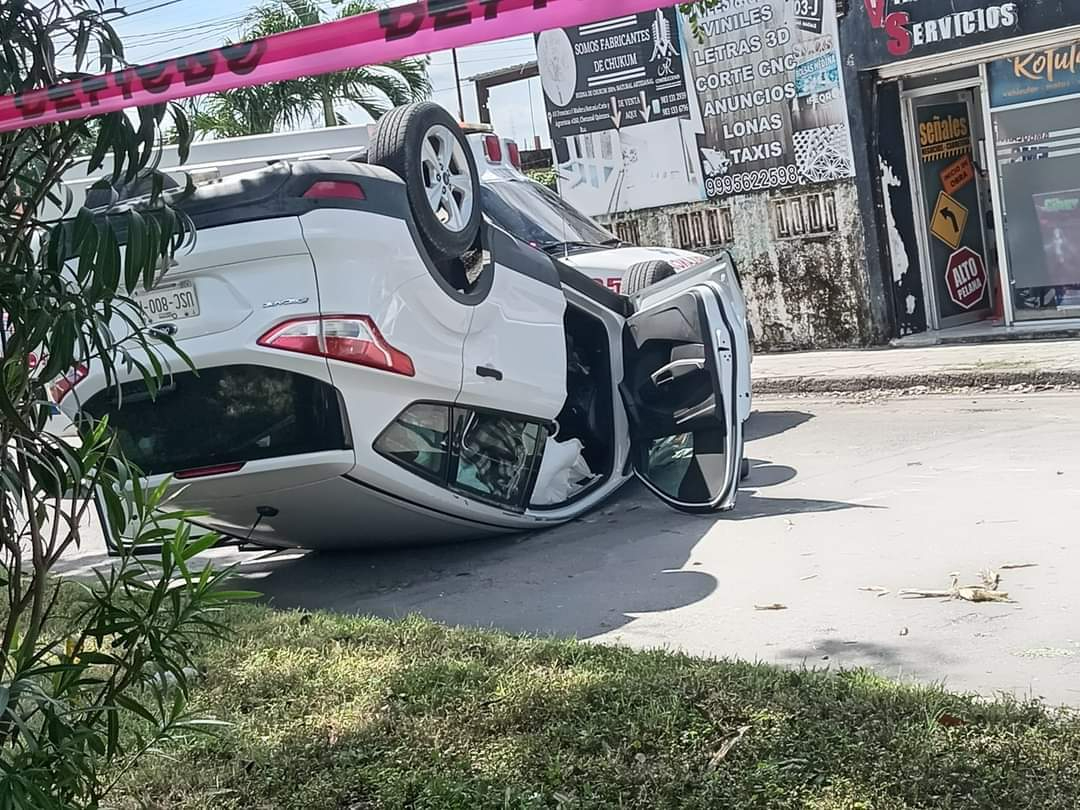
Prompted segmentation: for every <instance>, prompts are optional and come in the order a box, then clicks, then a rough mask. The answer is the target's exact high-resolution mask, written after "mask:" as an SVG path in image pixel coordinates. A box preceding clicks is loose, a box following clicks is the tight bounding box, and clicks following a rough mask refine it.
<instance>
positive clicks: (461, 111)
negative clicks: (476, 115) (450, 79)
mask: <svg viewBox="0 0 1080 810" xmlns="http://www.w3.org/2000/svg"><path fill="white" fill-rule="evenodd" d="M450 55H451V56H452V57H453V59H454V85H455V86H456V87H457V112H458V120H459V121H464V120H465V102H464V101H462V99H461V74H460V73H458V64H457V48H451V49H450Z"/></svg>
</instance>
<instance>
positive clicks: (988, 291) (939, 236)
mask: <svg viewBox="0 0 1080 810" xmlns="http://www.w3.org/2000/svg"><path fill="white" fill-rule="evenodd" d="M980 109H981V108H980V106H979V105H977V104H976V102H975V92H974V90H973V89H964V90H960V91H956V92H949V93H938V94H934V95H924V96H916V97H913V98H912V99H911V116H910V120H911V126H912V128H913V129H914V132H912V133H911V139H910V143H911V144H912V151H913V153H914V154H913V155H912V158H911V159H912V165H913V166H917V171H916V180H917V182H916V185H917V188H918V205H917V211H918V213H917V214H916V218H917V220H921V222H922V227H923V232H922V244H923V254H924V255H923V264H924V267H925V274H924V275H925V280H926V288H927V292H928V297H929V298H930V301H928V307H927V311H928V312H931V313H933V315H934V316H935V317H934V318H933V325H934V326H935V327H936V328H938V329H947V328H949V327H952V326H960V325H962V324H966V323H971V322H973V321H978V320H982V319H983V318H986V317H988V316H989V315H990V314H991V309H992V305H993V279H994V272H993V266H992V261H991V257H990V256H989V255H988V254H987V249H986V247H987V239H986V235H985V231H984V228H985V219H986V217H985V211H984V202H985V200H986V199H987V196H986V185H985V182H984V179H983V178H984V177H985V172H986V169H985V166H983V165H982V164H983V163H984V162H985V160H984V159H983V158H982V157H981V156H980V152H981V150H980V146H981V145H982V144H984V143H985V141H984V140H983V137H982V132H983V127H982V116H981V115H980V112H979V111H980Z"/></svg>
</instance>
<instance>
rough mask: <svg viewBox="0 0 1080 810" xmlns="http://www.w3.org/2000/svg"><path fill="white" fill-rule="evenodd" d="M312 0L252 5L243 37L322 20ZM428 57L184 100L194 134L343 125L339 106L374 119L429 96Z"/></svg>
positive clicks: (352, 8)
mask: <svg viewBox="0 0 1080 810" xmlns="http://www.w3.org/2000/svg"><path fill="white" fill-rule="evenodd" d="M335 6H339V8H340V11H339V12H338V14H337V16H338V17H339V18H340V17H351V16H353V15H355V14H364V13H366V12H370V11H375V10H377V9H378V8H379V6H378V5H377V4H376V3H375V2H373V0H351V1H350V2H344V3H340V4H339V3H335ZM328 19H329V18H328V17H327V16H326V15H325V12H324V9H323V7H322V5H321V4H320V3H319V2H317V1H316V0H283V2H281V3H279V4H275V5H264V6H259V7H257V8H255V9H254V10H253V11H252V12H251V15H250V16H249V17H248V26H247V28H246V29H245V31H244V34H243V39H245V40H247V39H255V38H259V37H266V36H270V35H272V34H280V33H282V32H284V31H293V30H295V29H297V28H303V27H306V26H309V25H317V24H319V23H322V22H327V21H328ZM427 66H428V59H427V57H423V58H412V59H398V60H395V61H393V62H388V63H387V64H385V65H372V66H368V67H360V68H351V69H349V70H342V71H339V72H337V73H328V74H325V75H323V76H308V77H304V78H300V79H293V80H291V81H285V82H277V83H275V84H267V85H260V86H257V87H245V88H241V89H238V90H229V91H227V92H224V93H216V94H214V95H211V96H204V97H202V98H200V99H197V100H194V101H192V102H191V103H190V105H189V106H190V112H191V118H192V125H193V127H194V129H195V131H196V132H200V131H201V132H212V133H214V134H216V135H219V136H222V137H226V138H232V137H236V136H239V135H258V134H262V133H266V132H274V131H276V130H280V129H283V128H296V127H299V126H303V124H304V123H306V122H307V121H310V120H311V119H313V118H314V119H316V120H318V118H319V117H321V118H322V120H323V123H324V124H325V126H328V127H332V126H337V125H339V124H346V123H348V121H347V120H346V118H345V117H344V116H343V115H342V114H341V113H340V112H338V109H337V108H338V106H339V105H341V104H354V105H356V106H357V107H360V108H361V109H362V110H364V111H365V112H367V113H368V115H370V116H371V117H372V118H378V117H379V116H380V115H382V114H383V113H384V112H386V111H387V110H388V109H390V108H391V107H396V106H398V105H399V104H407V103H409V102H411V101H420V100H422V99H425V98H427V97H428V96H430V95H431V84H430V82H429V81H428V75H427Z"/></svg>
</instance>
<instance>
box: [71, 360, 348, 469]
mask: <svg viewBox="0 0 1080 810" xmlns="http://www.w3.org/2000/svg"><path fill="white" fill-rule="evenodd" d="M83 409H84V410H85V411H86V412H88V413H90V414H91V415H92V416H94V417H95V418H101V417H103V416H108V418H109V425H110V426H111V427H112V429H114V430H115V431H116V433H117V438H118V439H119V442H120V446H121V448H122V449H123V451H124V453H125V454H126V455H127V456H128V458H129V459H131V461H133V462H134V463H135V464H137V465H138V466H139V468H140V469H141V470H142V471H143V472H144V473H146V474H148V475H157V474H159V473H171V472H177V471H180V470H190V469H194V468H198V467H208V466H212V465H216V464H226V463H235V462H246V461H255V460H259V459H266V458H277V457H281V456H293V455H299V454H301V453H315V452H321V451H326V450H343V449H348V447H349V443H348V439H347V437H346V432H345V426H344V422H343V420H342V416H341V409H340V406H339V404H338V398H337V392H336V391H335V390H334V389H333V387H331V386H330V385H328V384H326V383H324V382H322V381H321V380H316V379H313V378H311V377H306V376H304V375H302V374H294V373H292V372H288V371H282V370H279V369H272V368H266V367H263V366H248V365H237V366H222V367H218V368H208V369H202V370H200V371H199V373H198V375H196V374H194V373H192V372H183V373H179V374H174V375H172V376H171V377H169V378H167V379H166V380H165V384H164V385H163V387H162V389H161V391H160V392H159V393H158V395H157V397H156V398H155V399H152V398H151V397H150V396H149V394H148V393H147V390H146V386H145V384H144V383H143V382H142V381H141V380H140V381H138V382H132V383H125V384H124V385H123V386H121V389H120V392H119V395H118V394H117V392H116V391H115V390H105V391H101V392H99V393H98V394H96V395H95V396H94V397H92V398H91V399H90V400H89V401H88V402H87V403H86V405H85V406H84V408H83Z"/></svg>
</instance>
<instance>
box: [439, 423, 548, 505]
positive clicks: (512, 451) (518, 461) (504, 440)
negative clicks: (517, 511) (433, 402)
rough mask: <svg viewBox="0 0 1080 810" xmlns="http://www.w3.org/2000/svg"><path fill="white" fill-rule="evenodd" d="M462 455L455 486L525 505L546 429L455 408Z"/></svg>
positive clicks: (480, 495) (505, 502) (491, 498)
mask: <svg viewBox="0 0 1080 810" xmlns="http://www.w3.org/2000/svg"><path fill="white" fill-rule="evenodd" d="M454 421H455V430H456V435H457V437H458V438H457V450H458V453H457V458H456V464H455V468H454V472H453V477H452V481H451V486H452V488H454V489H457V490H461V491H463V492H466V493H468V494H470V495H473V496H476V497H478V498H480V499H482V500H488V501H493V502H495V503H498V504H501V505H506V506H511V507H520V506H521V505H522V504H524V503H525V499H526V498H527V497H528V495H529V494H530V490H531V488H532V485H533V483H534V479H535V477H536V471H537V466H538V463H539V460H540V455H541V453H542V451H543V446H544V439H545V438H546V435H547V432H546V429H545V428H544V427H543V426H541V425H539V424H537V423H535V422H529V421H526V420H524V419H520V418H518V417H514V416H509V415H507V414H501V413H488V412H479V411H472V410H466V409H462V408H455V409H454Z"/></svg>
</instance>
